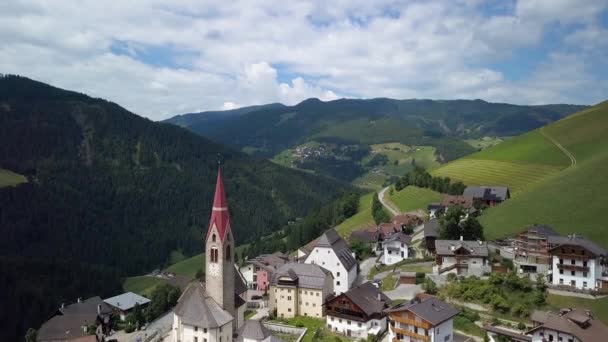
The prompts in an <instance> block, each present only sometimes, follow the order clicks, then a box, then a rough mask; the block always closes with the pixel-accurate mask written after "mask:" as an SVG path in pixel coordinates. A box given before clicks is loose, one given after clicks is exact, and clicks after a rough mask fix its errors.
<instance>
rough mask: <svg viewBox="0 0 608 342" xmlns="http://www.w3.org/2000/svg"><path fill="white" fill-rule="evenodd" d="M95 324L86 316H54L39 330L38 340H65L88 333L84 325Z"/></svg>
mask: <svg viewBox="0 0 608 342" xmlns="http://www.w3.org/2000/svg"><path fill="white" fill-rule="evenodd" d="M89 325H95V320H89V319H87V318H86V317H84V316H65V315H57V316H53V317H52V318H51V319H49V320H48V321H46V322H44V323H43V324H42V325H41V326H40V329H39V330H38V337H37V339H36V340H37V341H64V340H70V339H74V338H77V337H82V336H86V335H88V334H87V333H86V332H85V331H84V330H83V328H82V327H83V326H89Z"/></svg>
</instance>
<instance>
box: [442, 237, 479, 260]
mask: <svg viewBox="0 0 608 342" xmlns="http://www.w3.org/2000/svg"><path fill="white" fill-rule="evenodd" d="M460 248H465V249H466V250H468V251H469V253H470V254H469V255H471V256H488V245H487V244H486V242H485V241H460V240H435V249H436V251H437V255H454V252H455V251H457V250H459V249H460Z"/></svg>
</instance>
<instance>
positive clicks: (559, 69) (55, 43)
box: [0, 0, 607, 119]
mask: <svg viewBox="0 0 608 342" xmlns="http://www.w3.org/2000/svg"><path fill="white" fill-rule="evenodd" d="M494 5H496V6H498V7H501V8H502V9H503V10H502V11H499V12H498V13H500V14H492V15H488V13H487V12H485V11H484V8H485V7H487V6H488V3H487V2H485V1H481V2H480V1H464V0H463V1H424V2H419V1H392V0H386V1H364V0H354V1H347V0H336V1H331V2H327V1H321V0H318V1H304V0H302V1H289V2H284V1H276V2H268V1H262V0H247V1H246V0H241V1H225V2H213V1H200V0H178V1H172V2H165V1H162V0H131V1H118V0H116V1H97V0H84V1H80V2H78V5H75V4H74V3H73V2H72V1H68V0H54V1H33V0H32V1H28V0H8V1H3V2H1V3H0V41H1V42H2V45H0V72H3V73H19V74H23V75H26V76H29V77H32V78H36V79H40V80H42V81H45V82H50V83H52V84H54V85H57V86H61V87H65V88H69V89H74V90H77V91H82V92H86V93H88V94H90V95H92V96H98V97H104V98H107V99H109V100H112V101H115V102H117V103H119V104H121V105H123V106H125V107H126V108H128V109H130V110H132V111H134V112H136V113H138V114H140V115H144V116H148V117H151V118H153V119H161V118H165V117H167V116H169V115H172V114H177V113H181V112H189V111H195V110H197V109H199V108H203V109H206V110H215V109H229V108H237V107H241V106H246V105H252V104H261V103H267V102H277V101H278V102H283V103H286V104H294V103H297V102H299V101H301V100H303V99H305V98H308V97H318V98H320V99H322V100H331V99H335V98H337V97H342V96H350V97H362V98H370V97H377V96H389V97H395V98H410V97H418V98H423V97H426V98H446V99H447V98H477V97H479V98H484V99H487V100H495V101H506V102H514V103H540V102H558V101H568V102H578V103H581V102H587V103H589V102H596V101H599V100H600V99H602V96H605V93H602V92H601V91H598V90H593V91H591V90H590V91H586V89H587V87H589V85H590V84H593V82H596V83H597V82H599V83H600V84H606V79H602V78H601V76H598V75H597V73H594V72H593V69H594V68H596V69H597V68H599V67H602V66H603V67H606V62H602V59H603V60H605V58H600V57H605V53H598V50H601V49H604V51H606V46H607V44H606V38H605V37H606V36H607V35H606V34H605V33H606V27H604V26H603V25H605V24H602V23H601V22H599V20H598V16H599V15H600V13H602V11H606V8H607V3H606V1H604V0H602V1H594V2H589V3H585V5H584V6H582V5H580V3H579V2H578V1H566V0H544V1H540V0H525V1H518V2H517V3H515V5H513V6H508V5H504V2H502V1H497V2H495V3H494ZM556 27H558V28H560V29H563V32H564V36H563V37H561V38H560V39H561V41H559V42H557V43H555V42H554V43H553V44H550V45H551V46H552V47H551V49H553V50H550V51H546V53H545V54H546V55H547V57H542V56H541V57H538V56H537V57H534V58H541V59H540V60H537V61H535V63H532V64H534V67H533V68H532V69H531V70H529V71H527V73H526V74H524V75H523V76H521V77H520V78H519V79H518V80H516V81H514V80H512V79H510V77H509V76H510V75H508V74H505V72H506V71H503V70H505V69H504V68H500V67H499V65H500V64H501V63H508V62H509V59H510V58H512V57H513V56H517V55H519V54H521V53H525V52H522V50H521V49H522V48H531V47H535V46H538V45H539V44H541V43H542V42H543V40H545V39H548V38H547V37H546V32H547V30H549V29H551V30H555V28H556ZM117 42H120V44H118V45H119V46H120V47H121V50H120V52H119V51H117V50H116V49H113V47H116V46H117ZM598 55H599V57H598ZM560 63H567V64H566V65H562V64H560ZM507 69H508V68H507ZM566 72H567V73H566ZM552 73H557V74H559V75H563V76H560V77H554V78H553V79H552V78H551V77H549V76H550V75H551V74H552ZM567 77H570V78H572V82H565V80H567ZM604 77H605V76H604ZM595 89H599V90H602V87H601V86H600V87H595Z"/></svg>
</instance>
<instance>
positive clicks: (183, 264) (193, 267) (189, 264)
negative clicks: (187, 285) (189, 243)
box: [165, 253, 205, 278]
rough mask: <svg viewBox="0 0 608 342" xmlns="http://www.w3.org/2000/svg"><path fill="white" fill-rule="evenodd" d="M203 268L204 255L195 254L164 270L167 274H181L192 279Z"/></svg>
mask: <svg viewBox="0 0 608 342" xmlns="http://www.w3.org/2000/svg"><path fill="white" fill-rule="evenodd" d="M204 267H205V255H204V254H203V253H201V254H197V255H195V256H193V257H191V258H187V259H184V260H182V261H180V262H178V263H175V264H173V265H171V266H169V267H167V268H166V269H165V271H167V272H174V273H177V274H182V275H185V276H187V277H190V278H194V276H195V275H196V272H198V270H200V269H203V268H204Z"/></svg>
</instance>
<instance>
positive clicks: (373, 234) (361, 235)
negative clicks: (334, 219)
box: [350, 228, 379, 243]
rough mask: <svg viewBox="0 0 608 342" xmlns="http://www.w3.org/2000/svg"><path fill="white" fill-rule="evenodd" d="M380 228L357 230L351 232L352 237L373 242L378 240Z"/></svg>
mask: <svg viewBox="0 0 608 342" xmlns="http://www.w3.org/2000/svg"><path fill="white" fill-rule="evenodd" d="M378 235H379V233H378V230H377V229H375V228H374V229H371V230H370V229H361V230H356V231H354V232H352V233H351V234H350V238H351V239H355V240H360V241H364V242H369V243H373V242H376V241H378Z"/></svg>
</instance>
